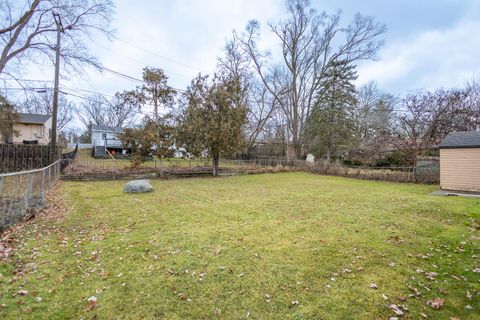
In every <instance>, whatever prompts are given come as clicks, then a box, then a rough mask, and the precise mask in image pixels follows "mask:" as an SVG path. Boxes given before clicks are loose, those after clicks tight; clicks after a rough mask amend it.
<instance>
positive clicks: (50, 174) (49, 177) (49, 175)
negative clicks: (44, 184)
mask: <svg viewBox="0 0 480 320" xmlns="http://www.w3.org/2000/svg"><path fill="white" fill-rule="evenodd" d="M51 168H52V167H48V189H50V188H51V187H52V181H51V180H52V172H51V170H50V169H51Z"/></svg>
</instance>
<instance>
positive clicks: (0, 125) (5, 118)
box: [0, 95, 18, 143]
mask: <svg viewBox="0 0 480 320" xmlns="http://www.w3.org/2000/svg"><path fill="white" fill-rule="evenodd" d="M17 118H18V114H17V112H16V111H15V106H14V105H13V104H12V103H11V102H10V101H8V100H7V98H5V97H4V96H2V95H0V136H2V141H1V142H3V143H7V142H8V137H9V136H10V135H11V134H18V132H15V131H14V129H13V124H14V123H15V120H17Z"/></svg>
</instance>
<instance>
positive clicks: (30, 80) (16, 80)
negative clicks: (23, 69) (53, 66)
mask: <svg viewBox="0 0 480 320" xmlns="http://www.w3.org/2000/svg"><path fill="white" fill-rule="evenodd" d="M0 81H15V82H18V81H25V82H50V83H51V82H53V80H40V79H38V80H37V79H16V78H10V79H5V78H0Z"/></svg>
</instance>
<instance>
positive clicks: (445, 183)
mask: <svg viewBox="0 0 480 320" xmlns="http://www.w3.org/2000/svg"><path fill="white" fill-rule="evenodd" d="M439 148H440V188H442V189H445V190H458V191H480V132H479V131H462V132H452V133H449V134H448V135H447V136H446V137H445V139H443V141H442V142H441V143H440V145H439Z"/></svg>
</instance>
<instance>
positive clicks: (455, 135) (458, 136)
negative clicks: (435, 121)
mask: <svg viewBox="0 0 480 320" xmlns="http://www.w3.org/2000/svg"><path fill="white" fill-rule="evenodd" d="M439 147H440V149H448V148H450V149H453V148H480V131H459V132H451V133H449V134H448V135H447V136H446V137H445V138H444V139H443V140H442V142H441V143H440V145H439Z"/></svg>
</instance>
